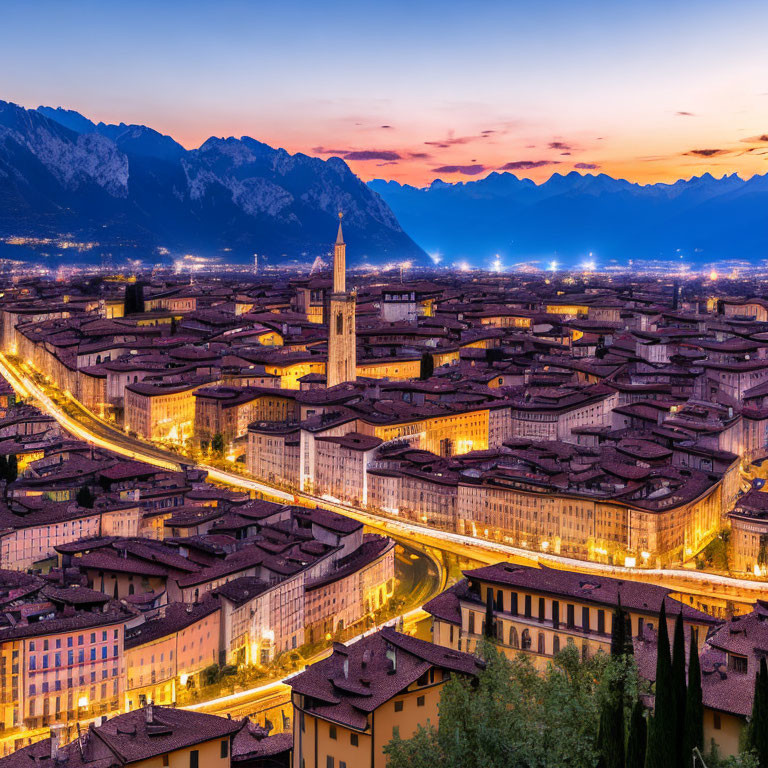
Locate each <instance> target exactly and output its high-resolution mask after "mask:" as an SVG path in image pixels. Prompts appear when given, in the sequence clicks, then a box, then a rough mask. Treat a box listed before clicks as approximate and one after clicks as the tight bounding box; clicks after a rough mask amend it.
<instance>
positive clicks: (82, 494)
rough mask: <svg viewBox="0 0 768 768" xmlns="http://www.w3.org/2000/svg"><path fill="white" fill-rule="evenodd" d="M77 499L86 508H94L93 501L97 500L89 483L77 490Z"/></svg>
mask: <svg viewBox="0 0 768 768" xmlns="http://www.w3.org/2000/svg"><path fill="white" fill-rule="evenodd" d="M75 500H76V501H77V503H78V504H79V505H80V506H81V507H83V508H84V509H93V503H94V502H95V501H96V499H95V497H94V495H93V494H92V493H91V489H90V488H89V487H88V486H87V485H83V487H82V488H81V489H80V490H79V491H78V492H77V496H76V497H75Z"/></svg>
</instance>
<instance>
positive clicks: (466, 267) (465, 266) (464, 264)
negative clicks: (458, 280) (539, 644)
mask: <svg viewBox="0 0 768 768" xmlns="http://www.w3.org/2000/svg"><path fill="white" fill-rule="evenodd" d="M459 269H460V270H461V271H462V272H469V264H468V263H467V262H466V261H460V262H459Z"/></svg>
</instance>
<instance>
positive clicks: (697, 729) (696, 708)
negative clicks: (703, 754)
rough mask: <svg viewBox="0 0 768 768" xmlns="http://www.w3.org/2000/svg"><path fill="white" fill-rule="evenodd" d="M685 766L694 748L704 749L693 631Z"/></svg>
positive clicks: (696, 653)
mask: <svg viewBox="0 0 768 768" xmlns="http://www.w3.org/2000/svg"><path fill="white" fill-rule="evenodd" d="M683 745H684V746H683V764H685V763H686V761H690V759H691V753H692V752H693V748H694V747H698V748H699V749H700V750H701V749H703V748H704V704H703V703H702V694H701V665H700V664H699V649H698V648H697V647H696V639H695V638H694V636H693V631H691V650H690V653H689V654H688V691H687V694H686V700H685V738H684V740H683Z"/></svg>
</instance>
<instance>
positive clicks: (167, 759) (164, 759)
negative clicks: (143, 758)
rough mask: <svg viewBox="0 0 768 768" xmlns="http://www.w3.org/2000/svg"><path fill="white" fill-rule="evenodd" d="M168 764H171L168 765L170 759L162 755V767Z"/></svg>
mask: <svg viewBox="0 0 768 768" xmlns="http://www.w3.org/2000/svg"><path fill="white" fill-rule="evenodd" d="M170 764H171V763H170V759H169V757H168V755H163V765H164V766H168V765H170Z"/></svg>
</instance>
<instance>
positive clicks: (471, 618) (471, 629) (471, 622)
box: [30, 611, 475, 669]
mask: <svg viewBox="0 0 768 768" xmlns="http://www.w3.org/2000/svg"><path fill="white" fill-rule="evenodd" d="M474 633H475V612H474V611H470V612H469V634H470V635H473V634H474ZM30 669H34V667H32V666H30Z"/></svg>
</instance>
